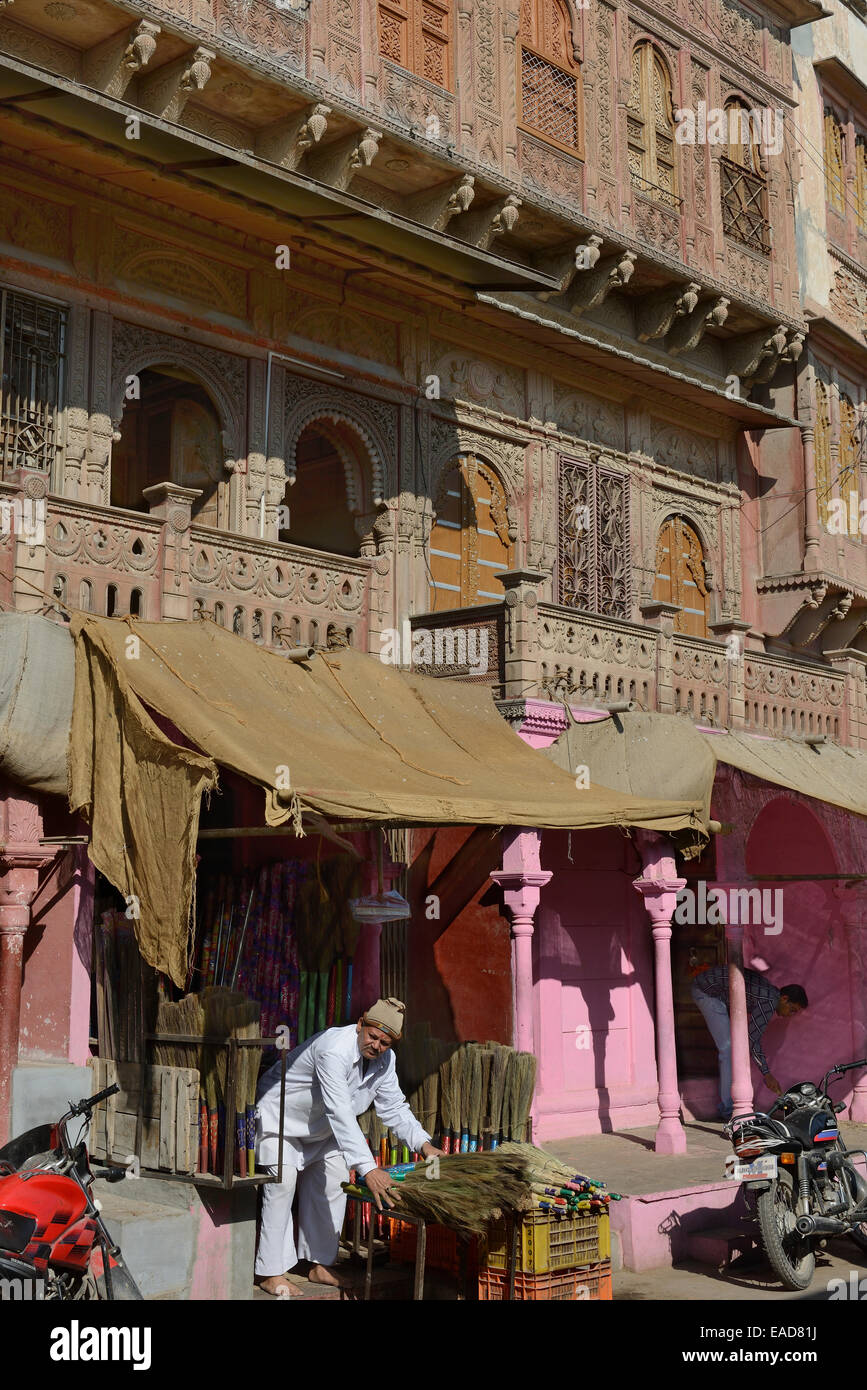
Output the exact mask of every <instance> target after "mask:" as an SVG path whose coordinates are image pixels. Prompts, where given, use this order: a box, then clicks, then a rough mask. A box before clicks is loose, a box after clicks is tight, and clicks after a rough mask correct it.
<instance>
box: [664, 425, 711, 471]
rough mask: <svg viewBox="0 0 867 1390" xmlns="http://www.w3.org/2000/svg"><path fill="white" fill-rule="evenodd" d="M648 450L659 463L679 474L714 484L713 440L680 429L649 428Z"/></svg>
mask: <svg viewBox="0 0 867 1390" xmlns="http://www.w3.org/2000/svg"><path fill="white" fill-rule="evenodd" d="M651 441H652V442H651V449H652V452H653V456H654V458H655V459H656V460H657V462H659V463H664V464H667V465H668V467H669V468H676V469H679V470H680V471H681V472H683V473H692V474H695V475H697V476H698V477H699V478H706V479H707V480H708V481H709V482H716V481H717V452H716V440H714V439H708V438H707V437H706V436H705V435H701V434H695V433H694V432H693V431H692V430H687V429H684V428H683V426H682V425H671V426H665V427H663V428H661V429H660V428H659V427H658V426H657V424H656V423H654V424H653V427H652V434H651Z"/></svg>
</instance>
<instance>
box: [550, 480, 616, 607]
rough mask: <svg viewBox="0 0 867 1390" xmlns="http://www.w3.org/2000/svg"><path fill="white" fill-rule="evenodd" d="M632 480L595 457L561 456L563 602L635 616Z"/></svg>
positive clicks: (561, 599)
mask: <svg viewBox="0 0 867 1390" xmlns="http://www.w3.org/2000/svg"><path fill="white" fill-rule="evenodd" d="M629 587H630V586H629V479H628V478H627V477H626V476H625V474H623V473H617V472H615V471H614V470H613V469H609V468H604V467H602V466H600V465H599V464H596V463H593V462H591V461H589V460H587V461H581V460H579V459H566V458H561V460H560V586H559V588H560V602H561V603H562V604H564V605H565V606H566V607H567V608H580V609H583V610H586V611H587V612H591V613H602V614H605V615H606V616H608V617H612V618H628V617H629Z"/></svg>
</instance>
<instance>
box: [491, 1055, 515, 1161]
mask: <svg viewBox="0 0 867 1390" xmlns="http://www.w3.org/2000/svg"><path fill="white" fill-rule="evenodd" d="M488 1047H489V1048H490V1050H491V1097H490V1105H491V1148H492V1149H495V1148H496V1147H497V1145H498V1144H499V1142H500V1129H501V1127H502V1121H503V1097H504V1094H505V1088H506V1067H507V1065H508V1061H509V1053H510V1051H511V1049H510V1048H508V1047H504V1046H503V1045H502V1044H501V1043H495V1042H489V1043H488Z"/></svg>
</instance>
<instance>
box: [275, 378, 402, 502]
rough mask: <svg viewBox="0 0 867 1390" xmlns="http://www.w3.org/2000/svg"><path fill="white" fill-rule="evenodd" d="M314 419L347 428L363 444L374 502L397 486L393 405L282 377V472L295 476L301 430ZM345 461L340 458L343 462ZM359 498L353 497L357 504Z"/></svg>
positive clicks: (391, 492)
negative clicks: (284, 381)
mask: <svg viewBox="0 0 867 1390" xmlns="http://www.w3.org/2000/svg"><path fill="white" fill-rule="evenodd" d="M316 421H325V422H328V421H330V422H331V423H332V424H335V425H339V426H345V427H347V428H348V429H349V430H350V431H351V432H352V433H353V434H354V435H356V436H357V438H358V439H359V441H360V442H361V444H362V445H363V447H364V450H365V451H366V454H367V462H368V466H369V468H370V487H371V491H372V495H373V499H374V501H376V500H377V499H379V498H381V499H383V500H385V499H387V498H388V497H390V496H392V495H393V494H394V492H395V491H396V489H397V437H398V429H397V408H396V407H395V406H393V405H391V404H390V403H389V402H387V401H376V400H372V399H371V398H370V397H368V396H359V395H356V394H355V393H350V392H348V391H339V390H336V389H334V388H332V387H328V386H318V385H314V384H313V383H312V382H310V381H308V380H306V379H304V378H301V377H291V376H287V378H286V393H285V425H284V438H285V450H286V475H287V477H290V478H291V477H294V476H295V449H296V447H297V444H298V440H299V438H300V436H301V433H302V431H303V430H304V429H306V427H307V426H308V425H311V424H314V423H315V422H316ZM345 462H346V461H345V460H344V463H345ZM360 501H361V498H360V497H359V498H357V502H358V503H360Z"/></svg>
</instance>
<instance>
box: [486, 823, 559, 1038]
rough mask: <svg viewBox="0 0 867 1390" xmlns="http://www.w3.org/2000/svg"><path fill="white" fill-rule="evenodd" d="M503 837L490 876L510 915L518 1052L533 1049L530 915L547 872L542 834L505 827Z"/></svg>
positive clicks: (515, 1036)
mask: <svg viewBox="0 0 867 1390" xmlns="http://www.w3.org/2000/svg"><path fill="white" fill-rule="evenodd" d="M504 839H505V844H504V848H503V867H502V869H495V870H494V871H493V873H492V874H491V878H492V879H493V880H494V882H495V883H498V884H499V885H500V887H501V888H502V890H503V901H504V902H505V904H506V907H507V908H508V909H509V912H510V914H511V917H512V987H513V991H514V996H513V997H514V1029H513V1037H514V1046H515V1047H516V1048H517V1050H518V1051H519V1052H535V1050H536V1049H535V1042H534V1029H533V918H534V917H535V915H536V908H537V907H538V906H539V899H540V897H541V895H542V889H543V888H544V886H545V884H546V883H548V882H549V881H550V879H551V873H550V870H548V869H543V868H541V867H540V860H539V850H540V846H541V842H542V836H541V833H540V832H539V831H538V830H509V831H507V832H506V833H505V837H504Z"/></svg>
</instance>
